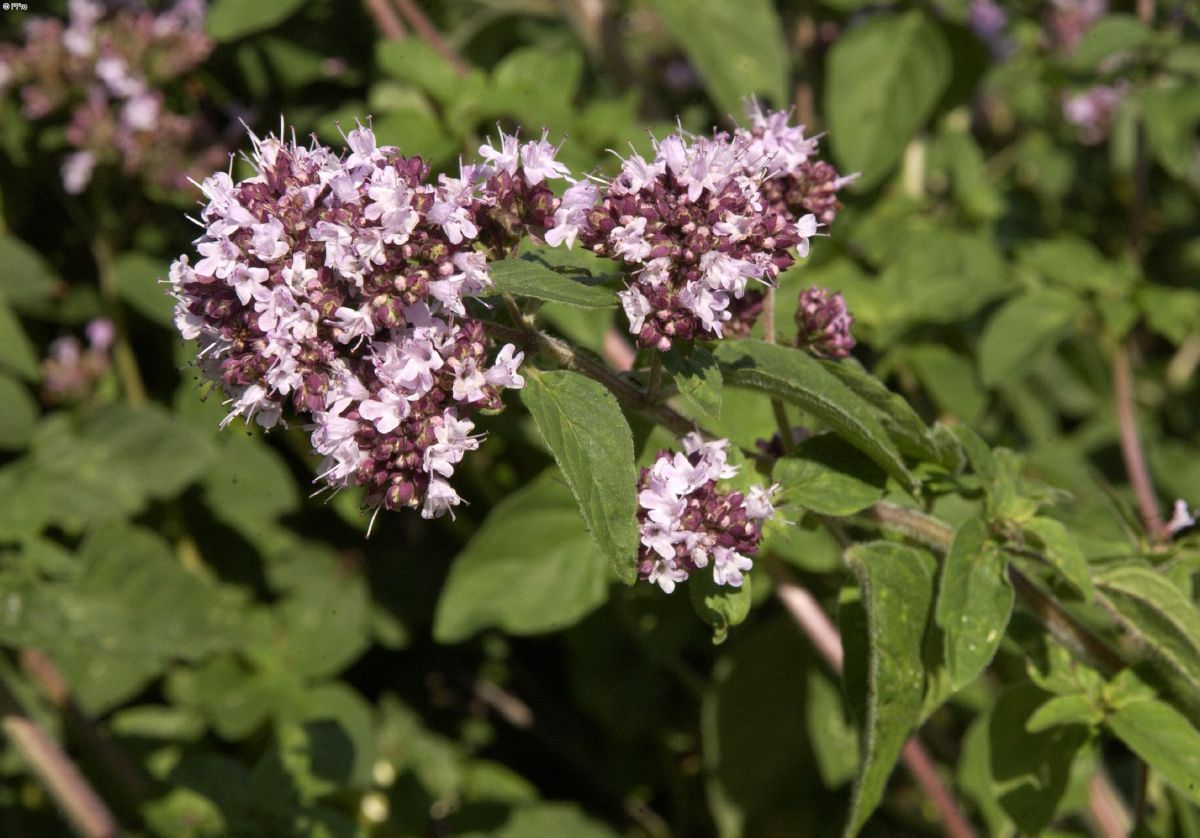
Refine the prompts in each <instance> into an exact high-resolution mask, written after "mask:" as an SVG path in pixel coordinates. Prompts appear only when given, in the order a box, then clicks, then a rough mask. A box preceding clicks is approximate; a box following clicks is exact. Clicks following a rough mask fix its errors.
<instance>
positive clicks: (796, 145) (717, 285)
mask: <svg viewBox="0 0 1200 838" xmlns="http://www.w3.org/2000/svg"><path fill="white" fill-rule="evenodd" d="M750 116H751V122H752V127H751V128H749V129H738V130H737V131H735V132H733V133H732V134H729V133H723V132H717V133H714V134H713V135H712V136H709V137H696V136H691V135H688V134H685V133H684V132H683V130H682V129H680V130H679V131H677V132H676V133H674V134H671V135H669V136H667V137H664V138H663V139H661V140H656V141H655V143H654V152H655V153H654V156H653V157H652V158H651V159H650V160H647V159H645V158H643V157H641V156H640V155H638V154H631V155H630V156H629V157H628V158H626V159H623V161H622V166H621V170H620V172H619V173H618V174H617V175H616V176H615V177H614V178H613V179H612V180H611V181H609V182H608V183H605V184H603V185H601V186H599V187H598V186H596V185H595V184H592V183H587V182H582V183H578V184H575V185H574V186H572V187H571V188H569V189H568V190H567V191H566V192H565V193H564V195H563V197H562V200H561V202H560V203H559V205H558V208H557V209H556V211H555V213H554V215H553V218H552V219H550V224H549V229H548V230H547V231H546V235H545V238H546V241H547V242H548V243H550V244H552V245H558V244H566V245H567V246H568V247H571V246H573V245H574V243H575V242H576V241H577V240H579V241H582V243H583V244H584V246H585V247H587V248H588V249H589V250H591V251H593V252H595V253H597V254H599V255H601V256H605V257H608V258H611V259H616V260H618V261H620V262H623V263H625V264H626V265H628V266H629V267H630V268H631V270H632V272H633V275H632V279H631V282H630V284H629V286H628V287H627V288H626V289H625V291H623V292H622V293H621V301H622V304H623V307H624V309H625V311H626V314H627V315H628V318H629V322H630V331H631V332H632V333H633V334H634V335H636V336H637V340H638V343H639V344H640V345H641V346H644V347H654V348H655V349H658V350H660V351H666V350H668V349H670V348H671V346H672V345H673V343H674V342H675V341H676V340H690V339H693V338H719V337H724V336H726V335H734V336H741V335H745V334H746V333H747V332H748V331H749V328H750V326H751V325H752V324H753V322H754V320H755V318H756V317H757V316H758V313H759V311H760V310H761V308H762V305H761V303H762V292H761V290H760V289H762V288H763V287H766V286H771V285H774V284H775V281H776V277H777V276H778V275H779V272H780V271H782V270H784V269H785V268H787V267H788V266H790V265H791V264H792V263H793V262H794V261H795V259H796V257H797V256H798V255H799V256H806V255H807V254H808V242H809V239H810V238H811V237H812V236H814V235H817V230H818V227H820V226H821V225H822V224H828V223H829V222H830V221H832V220H833V217H834V215H836V212H837V209H838V208H840V206H841V205H840V204H839V203H838V202H837V199H836V197H835V193H836V192H837V190H838V189H839V188H841V186H842V185H844V184H845V182H846V179H845V178H839V177H838V176H837V173H836V172H835V171H834V170H833V168H832V167H831V166H829V164H827V163H823V162H821V161H819V160H816V159H814V155H815V154H816V151H817V143H816V141H815V140H814V139H812V138H808V137H805V136H804V130H803V127H799V126H793V125H790V124H788V118H787V114H786V113H782V112H763V111H762V110H760V109H759V108H758V106H757V105H756V104H755V105H754V106H753V107H752V109H751V111H750Z"/></svg>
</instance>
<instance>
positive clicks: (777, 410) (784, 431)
mask: <svg viewBox="0 0 1200 838" xmlns="http://www.w3.org/2000/svg"><path fill="white" fill-rule="evenodd" d="M762 322H763V340H765V341H766V342H767V343H775V288H774V287H771V288H768V289H767V293H766V294H764V295H763V316H762ZM771 412H772V413H774V414H775V424H776V425H778V426H779V439H780V443H781V444H782V445H783V453H784V454H791V453H793V452H794V451H795V450H796V441H795V440H794V439H793V438H792V422H791V420H790V419H788V415H787V407H786V406H785V405H784V403H783V402H782V401H780V400H779V399H777V398H775V397H772V398H771Z"/></svg>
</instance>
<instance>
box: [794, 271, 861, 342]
mask: <svg viewBox="0 0 1200 838" xmlns="http://www.w3.org/2000/svg"><path fill="white" fill-rule="evenodd" d="M853 323H854V317H853V315H851V314H850V312H849V311H847V310H846V301H845V299H843V298H842V295H841V294H831V293H830V292H829V291H828V290H826V289H824V288H817V287H816V286H813V287H812V288H809V289H808V290H807V291H801V292H800V303H799V305H798V306H797V307H796V328H797V334H796V345H797V346H798V347H800V348H801V349H804V350H807V351H808V352H810V353H812V354H813V355H816V356H817V357H819V358H845V357H846V356H847V355H849V354H850V350H851V349H853V348H854V344H855V340H854V338H853V337H852V336H851V335H850V327H851V325H853Z"/></svg>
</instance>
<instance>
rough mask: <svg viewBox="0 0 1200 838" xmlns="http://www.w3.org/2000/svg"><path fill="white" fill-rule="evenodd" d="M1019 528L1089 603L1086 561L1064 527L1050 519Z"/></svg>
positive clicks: (1034, 520) (1033, 521)
mask: <svg viewBox="0 0 1200 838" xmlns="http://www.w3.org/2000/svg"><path fill="white" fill-rule="evenodd" d="M1023 529H1024V530H1025V532H1026V533H1028V534H1030V535H1032V536H1033V537H1034V538H1035V539H1037V541H1038V542H1040V543H1041V547H1042V551H1043V552H1044V553H1045V554H1046V558H1047V559H1048V560H1049V561H1050V564H1052V565H1054V567H1055V568H1057V569H1058V572H1059V573H1061V574H1062V577H1063V578H1064V579H1065V580H1067V582H1068V584H1070V586H1071V587H1072V588H1074V589H1075V590H1076V591H1078V592H1079V594H1080V596H1082V597H1083V598H1084V599H1085V600H1086V601H1088V602H1091V600H1092V575H1091V573H1090V572H1089V570H1088V563H1087V559H1086V558H1085V557H1084V555H1083V550H1081V549H1080V548H1079V545H1078V544H1076V543H1075V539H1074V538H1073V537H1072V536H1071V534H1070V533H1069V532H1067V528H1066V527H1064V526H1063V525H1062V524H1061V523H1060V522H1058V521H1055V520H1054V519H1053V518H1034V519H1032V520H1030V521H1026V522H1025V524H1024V526H1023Z"/></svg>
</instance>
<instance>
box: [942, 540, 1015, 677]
mask: <svg viewBox="0 0 1200 838" xmlns="http://www.w3.org/2000/svg"><path fill="white" fill-rule="evenodd" d="M1007 566H1008V562H1007V560H1006V558H1005V556H1004V554H1003V553H1002V552H1001V551H1000V549H999V548H998V547H997V546H996V545H995V544H993V543H991V542H989V540H988V537H987V527H986V526H985V525H984V523H983V521H981V520H979V519H978V518H972V519H971V520H970V521H967V522H966V523H965V524H963V525H962V526H961V527H959V528H958V532H957V533H955V535H954V542H953V543H952V544H951V545H950V552H949V553H947V554H946V560H945V561H944V562H943V563H942V580H941V586H940V589H939V590H938V600H937V611H936V619H937V624H938V626H940V627H941V629H942V632H943V635H944V642H945V655H946V668H947V670H948V671H949V675H950V682H951V685H952V686H953V688H954V689H955V690H958V689H961V688H962V687H964V686H966V685H967V684H969V683H970V682H971V681H972V680H974V678H975V676H977V675H978V674H979V673H980V672H982V671H983V670H984V669H985V668H986V667H987V665H988V664H989V663H991V662H992V657H993V656H994V655H995V654H996V649H997V648H998V647H999V646H1000V641H1001V640H1002V639H1003V637H1004V631H1005V629H1006V628H1008V618H1009V617H1010V616H1011V615H1012V607H1013V598H1014V593H1013V589H1012V585H1011V584H1009V581H1008V575H1007V573H1006V572H1005V571H1006V569H1007Z"/></svg>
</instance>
